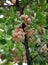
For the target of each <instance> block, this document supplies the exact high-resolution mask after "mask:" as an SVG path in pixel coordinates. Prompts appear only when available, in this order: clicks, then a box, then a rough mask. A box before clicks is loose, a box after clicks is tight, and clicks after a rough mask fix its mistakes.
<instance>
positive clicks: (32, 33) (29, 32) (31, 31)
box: [27, 30, 35, 36]
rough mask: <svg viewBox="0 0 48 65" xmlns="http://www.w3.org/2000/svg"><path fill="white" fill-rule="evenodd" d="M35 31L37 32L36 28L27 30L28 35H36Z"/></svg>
mask: <svg viewBox="0 0 48 65" xmlns="http://www.w3.org/2000/svg"><path fill="white" fill-rule="evenodd" d="M34 33H35V30H29V31H28V32H27V34H28V36H32V35H34Z"/></svg>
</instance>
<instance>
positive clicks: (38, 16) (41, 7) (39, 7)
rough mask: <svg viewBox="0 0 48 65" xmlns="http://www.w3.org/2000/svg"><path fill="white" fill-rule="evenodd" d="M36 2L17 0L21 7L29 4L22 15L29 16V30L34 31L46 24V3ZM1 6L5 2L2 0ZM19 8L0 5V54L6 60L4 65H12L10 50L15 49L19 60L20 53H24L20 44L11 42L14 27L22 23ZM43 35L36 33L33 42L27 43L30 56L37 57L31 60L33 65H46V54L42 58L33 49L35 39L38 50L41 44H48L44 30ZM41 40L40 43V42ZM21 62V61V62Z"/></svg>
mask: <svg viewBox="0 0 48 65" xmlns="http://www.w3.org/2000/svg"><path fill="white" fill-rule="evenodd" d="M38 1H39V3H38V2H35V1H32V2H31V1H29V0H19V2H20V4H21V7H24V6H25V5H26V3H28V2H29V7H27V6H26V7H25V8H24V11H23V13H24V14H26V15H29V16H30V17H31V18H32V19H33V20H32V22H31V23H30V24H29V25H30V27H29V28H28V30H30V29H35V31H39V25H38V24H41V25H42V26H43V27H45V26H46V25H47V24H46V23H47V21H46V15H48V14H47V12H46V11H47V9H48V4H47V3H46V0H38ZM0 2H1V3H0V4H1V5H2V4H3V3H4V2H5V1H4V0H1V1H0ZM18 12H19V8H18V7H16V5H14V6H9V5H7V6H4V5H2V6H1V7H0V16H2V18H0V53H1V54H4V55H5V58H6V59H7V61H6V63H5V64H4V65H13V62H12V58H13V55H12V49H13V48H17V49H18V54H17V56H19V57H20V58H22V53H23V51H25V48H23V45H22V44H19V43H17V44H16V43H15V42H14V41H13V40H12V32H13V31H14V29H15V28H16V27H19V26H20V25H21V24H22V23H23V22H24V21H23V20H22V18H21V16H20V14H18ZM44 31H45V32H44V34H43V35H39V34H38V32H35V36H33V41H32V42H29V48H30V49H31V55H32V57H34V56H35V55H36V54H38V56H37V57H36V58H35V60H33V62H32V63H33V65H35V64H36V65H48V64H47V63H48V59H46V58H48V54H47V55H46V56H45V57H44V56H41V55H40V51H39V52H38V51H37V50H35V49H36V47H35V44H34V43H35V41H34V39H35V37H36V38H37V40H38V44H39V45H40V46H41V47H39V49H41V48H42V43H46V44H48V30H47V29H44ZM41 40H42V41H41ZM21 62H22V60H21Z"/></svg>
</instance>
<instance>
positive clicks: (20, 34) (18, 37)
mask: <svg viewBox="0 0 48 65" xmlns="http://www.w3.org/2000/svg"><path fill="white" fill-rule="evenodd" d="M12 36H13V40H14V41H16V42H23V41H24V39H25V32H24V31H23V29H22V28H17V29H15V32H14V33H13V34H12Z"/></svg>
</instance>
